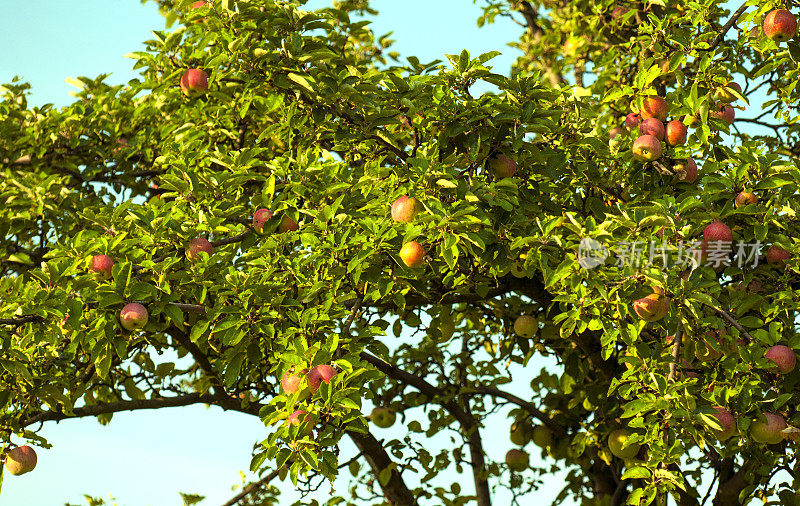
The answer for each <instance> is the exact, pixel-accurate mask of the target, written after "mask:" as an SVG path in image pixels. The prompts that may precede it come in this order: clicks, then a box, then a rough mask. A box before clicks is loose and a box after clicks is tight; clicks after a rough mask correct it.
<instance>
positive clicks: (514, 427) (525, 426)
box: [509, 420, 533, 446]
mask: <svg viewBox="0 0 800 506" xmlns="http://www.w3.org/2000/svg"><path fill="white" fill-rule="evenodd" d="M532 437H533V427H531V425H530V424H529V423H528V421H527V420H517V421H516V422H514V423H512V424H511V432H510V433H509V439H510V440H511V442H512V443H514V444H515V445H517V446H525V445H526V444H528V442H529V441H530V440H531V438H532Z"/></svg>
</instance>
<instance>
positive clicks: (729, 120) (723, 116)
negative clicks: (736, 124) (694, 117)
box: [708, 105, 736, 125]
mask: <svg viewBox="0 0 800 506" xmlns="http://www.w3.org/2000/svg"><path fill="white" fill-rule="evenodd" d="M708 115H709V116H710V117H712V118H717V119H719V120H722V121H723V122H725V123H726V124H728V125H731V124H733V121H734V120H735V119H736V109H734V108H733V107H731V106H729V105H723V106H722V109H721V110H719V111H708Z"/></svg>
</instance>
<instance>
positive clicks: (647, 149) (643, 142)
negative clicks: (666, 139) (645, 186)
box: [633, 135, 661, 162]
mask: <svg viewBox="0 0 800 506" xmlns="http://www.w3.org/2000/svg"><path fill="white" fill-rule="evenodd" d="M659 156H661V142H660V141H659V140H658V138H657V137H655V136H652V135H642V136H641V137H639V138H638V139H636V140H635V141H633V157H634V158H635V159H636V160H639V161H641V162H651V161H653V160H655V159H657V158H658V157H659Z"/></svg>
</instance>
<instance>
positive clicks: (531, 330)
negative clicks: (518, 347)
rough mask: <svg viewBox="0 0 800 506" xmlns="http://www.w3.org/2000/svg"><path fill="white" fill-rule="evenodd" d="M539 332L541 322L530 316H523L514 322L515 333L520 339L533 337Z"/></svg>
mask: <svg viewBox="0 0 800 506" xmlns="http://www.w3.org/2000/svg"><path fill="white" fill-rule="evenodd" d="M538 330H539V322H538V321H536V318H534V317H533V316H529V315H522V316H519V317H517V319H516V320H514V332H515V333H516V334H517V335H518V336H520V337H526V338H527V337H533V336H534V334H536V332H537V331H538Z"/></svg>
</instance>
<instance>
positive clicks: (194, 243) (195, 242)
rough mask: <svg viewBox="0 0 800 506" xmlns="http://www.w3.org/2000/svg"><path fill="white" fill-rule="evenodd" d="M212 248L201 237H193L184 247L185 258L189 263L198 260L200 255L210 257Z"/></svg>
mask: <svg viewBox="0 0 800 506" xmlns="http://www.w3.org/2000/svg"><path fill="white" fill-rule="evenodd" d="M213 251H214V247H213V246H212V245H211V243H210V242H208V240H207V239H203V238H202V237H195V238H194V239H192V240H191V241H189V245H188V246H187V247H186V258H188V259H189V260H190V261H192V262H194V261H195V260H198V259H199V258H200V253H201V252H203V253H206V254H207V255H208V256H211V253H213Z"/></svg>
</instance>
